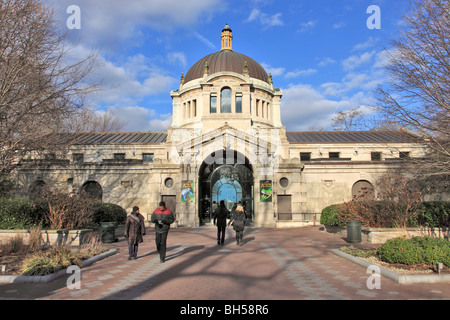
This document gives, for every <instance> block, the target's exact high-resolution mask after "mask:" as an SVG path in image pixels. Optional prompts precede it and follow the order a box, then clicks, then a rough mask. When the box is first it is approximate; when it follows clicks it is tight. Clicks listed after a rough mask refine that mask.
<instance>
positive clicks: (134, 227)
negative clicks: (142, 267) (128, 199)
mask: <svg viewBox="0 0 450 320" xmlns="http://www.w3.org/2000/svg"><path fill="white" fill-rule="evenodd" d="M144 236H145V225H144V217H143V216H142V215H141V214H140V213H139V207H137V206H134V207H133V211H131V214H130V215H129V216H128V217H127V220H126V222H125V233H124V237H125V238H126V239H128V260H131V259H137V253H138V247H139V243H141V242H143V241H144Z"/></svg>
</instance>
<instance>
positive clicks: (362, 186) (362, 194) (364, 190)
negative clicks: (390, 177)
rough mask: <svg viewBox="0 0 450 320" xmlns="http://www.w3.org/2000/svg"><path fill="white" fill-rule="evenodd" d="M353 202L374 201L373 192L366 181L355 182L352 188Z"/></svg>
mask: <svg viewBox="0 0 450 320" xmlns="http://www.w3.org/2000/svg"><path fill="white" fill-rule="evenodd" d="M352 197H353V200H375V190H374V188H373V186H372V184H371V183H370V182H369V181H366V180H360V181H357V182H356V183H355V184H354V185H353V187H352Z"/></svg>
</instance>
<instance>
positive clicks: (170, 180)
mask: <svg viewBox="0 0 450 320" xmlns="http://www.w3.org/2000/svg"><path fill="white" fill-rule="evenodd" d="M164 185H165V186H166V187H167V188H172V186H173V179H172V178H167V179H166V181H164Z"/></svg>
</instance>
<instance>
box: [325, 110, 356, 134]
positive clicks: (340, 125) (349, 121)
mask: <svg viewBox="0 0 450 320" xmlns="http://www.w3.org/2000/svg"><path fill="white" fill-rule="evenodd" d="M363 118H364V112H363V110H362V107H357V108H353V109H350V110H346V111H339V112H338V113H336V114H335V115H334V116H333V118H332V120H333V127H334V128H335V130H339V131H352V130H354V129H355V128H356V127H358V126H359V125H361V123H362V121H363Z"/></svg>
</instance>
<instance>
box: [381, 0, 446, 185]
mask: <svg viewBox="0 0 450 320" xmlns="http://www.w3.org/2000/svg"><path fill="white" fill-rule="evenodd" d="M449 35H450V3H449V2H448V1H447V0H416V1H413V2H411V10H410V12H409V13H408V14H407V15H405V16H404V17H403V24H402V30H401V32H400V33H399V35H398V38H397V39H395V40H394V41H392V46H393V50H391V55H390V63H389V65H388V66H387V67H386V70H387V74H388V75H389V83H388V84H387V85H386V86H385V87H384V88H379V89H378V99H379V102H380V109H381V111H382V112H383V113H384V114H385V116H386V118H389V119H393V120H394V121H395V122H397V123H399V124H401V125H402V126H403V127H405V128H408V129H410V130H411V131H413V132H415V133H416V134H419V135H421V136H422V137H423V139H424V142H425V143H426V144H427V146H428V154H427V155H426V157H424V158H423V159H411V161H410V162H411V165H413V167H412V168H410V172H414V173H415V174H416V176H417V177H419V178H420V180H421V181H422V182H425V183H426V184H427V185H428V186H433V187H434V188H437V187H440V188H441V190H442V189H444V190H445V189H447V192H448V187H449V181H450V179H449V178H450V47H449V39H450V38H449ZM436 190H437V189H436Z"/></svg>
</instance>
